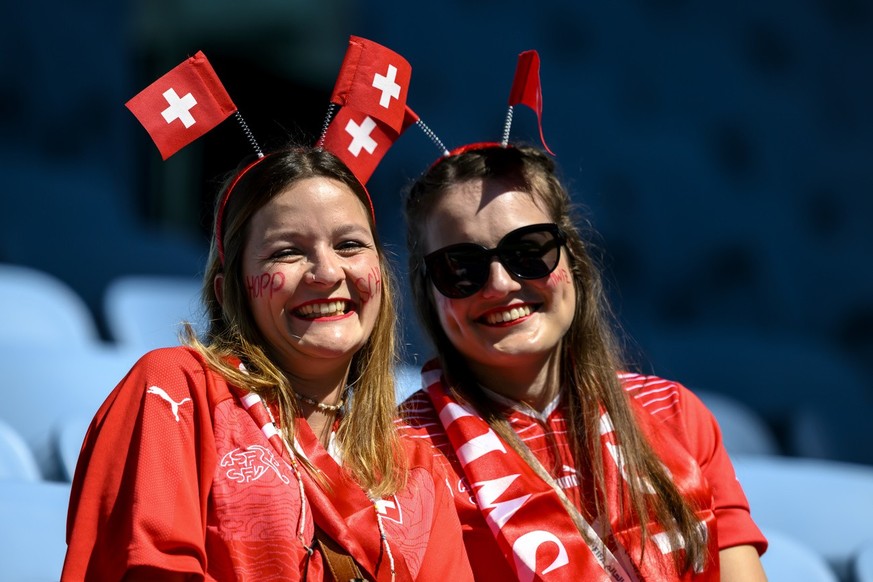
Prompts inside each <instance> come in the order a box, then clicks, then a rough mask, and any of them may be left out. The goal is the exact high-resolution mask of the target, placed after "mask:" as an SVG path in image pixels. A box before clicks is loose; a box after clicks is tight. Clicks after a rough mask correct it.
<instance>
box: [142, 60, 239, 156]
mask: <svg viewBox="0 0 873 582" xmlns="http://www.w3.org/2000/svg"><path fill="white" fill-rule="evenodd" d="M125 106H126V107H127V108H128V109H130V111H131V113H133V114H134V115H135V116H136V118H137V119H138V120H139V122H140V123H141V124H142V126H143V127H145V129H146V131H148V132H149V135H150V136H151V138H152V140H154V142H155V145H157V146H158V150H160V152H161V156H162V157H163V158H164V159H165V160H166V159H167V158H169V157H170V156H172V155H173V154H175V153H176V152H177V151H179V150H180V149H182V148H183V147H185V146H186V145H188V144H189V143H191V142H192V141H194V140H195V139H197V138H198V137H200V136H201V135H203V134H204V133H206V132H207V131H209V130H210V129H212V128H214V127H215V126H216V125H218V124H219V123H221V122H222V121H224V120H225V119H227V118H228V117H229V116H230V115H231V114H232V113H233V112H235V111H236V110H237V107H236V105H234V104H233V101H231V99H230V95H228V94H227V91H225V89H224V86H222V84H221V81H219V80H218V75H216V74H215V71H214V70H213V68H212V65H210V64H209V61H207V60H206V55H204V54H203V53H202V52H200V51H198V52H197V54H196V55H194V56H193V57H191V58H189V59H187V60H185V61H184V62H182V63H181V64H180V65H178V66H176V67H175V68H173V69H172V70H171V71H170V72H169V73H167V74H166V75H164V76H163V77H161V78H160V79H158V80H157V81H155V82H154V83H152V84H151V85H149V86H148V87H146V88H145V89H143V90H142V91H141V92H140V93H139V94H138V95H137V96H136V97H134V98H133V99H131V100H130V101H128V102H127V103H125Z"/></svg>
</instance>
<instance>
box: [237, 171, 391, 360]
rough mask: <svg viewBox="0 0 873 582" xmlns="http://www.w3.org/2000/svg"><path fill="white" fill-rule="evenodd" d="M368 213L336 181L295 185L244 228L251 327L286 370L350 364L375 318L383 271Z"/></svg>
mask: <svg viewBox="0 0 873 582" xmlns="http://www.w3.org/2000/svg"><path fill="white" fill-rule="evenodd" d="M368 216H369V211H368V210H367V208H365V207H364V205H363V203H362V202H361V201H360V200H359V199H358V198H357V197H356V196H355V194H354V193H353V192H352V191H351V190H350V189H349V188H348V187H347V186H345V185H344V184H342V183H341V182H339V181H336V180H332V179H328V178H321V177H315V178H306V179H303V180H299V181H297V182H295V183H294V184H292V185H291V186H290V187H288V188H287V189H286V190H285V191H283V192H282V193H280V194H279V195H278V196H276V197H274V198H273V199H272V200H271V201H270V202H269V203H268V204H267V205H266V206H264V207H263V208H261V209H260V210H258V211H257V212H256V213H255V214H254V216H253V217H252V221H251V224H250V225H249V235H248V239H247V241H246V246H245V250H244V252H243V276H244V282H245V285H246V288H247V292H248V298H249V304H250V305H251V309H252V313H253V315H254V319H255V323H256V324H257V326H258V329H259V330H260V331H261V333H262V334H263V336H264V338H266V340H267V342H269V344H270V346H271V347H272V348H273V350H274V352H275V353H276V354H278V357H279V359H280V361H279V362H278V363H279V365H280V366H281V367H283V368H284V369H285V370H286V371H290V372H292V373H294V372H298V373H299V372H301V371H303V370H305V369H306V368H304V366H307V365H309V364H314V363H315V362H314V361H313V359H323V360H326V359H333V360H335V361H336V362H337V363H338V365H347V364H348V362H349V361H351V358H352V356H353V355H354V354H355V352H357V351H358V350H359V349H360V348H361V347H362V346H363V345H364V343H365V342H366V341H367V339H368V338H369V336H370V333H371V332H372V330H373V326H374V324H375V322H376V318H377V315H378V313H379V304H380V299H381V294H382V272H381V269H380V266H379V256H378V254H377V252H376V244H375V241H374V239H373V233H372V231H371V230H370V223H369V221H368Z"/></svg>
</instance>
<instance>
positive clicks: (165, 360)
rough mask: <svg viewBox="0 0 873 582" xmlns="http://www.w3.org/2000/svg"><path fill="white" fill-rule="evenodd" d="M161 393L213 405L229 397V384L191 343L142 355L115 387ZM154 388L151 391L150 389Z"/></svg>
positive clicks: (136, 391) (124, 390)
mask: <svg viewBox="0 0 873 582" xmlns="http://www.w3.org/2000/svg"><path fill="white" fill-rule="evenodd" d="M143 390H145V391H146V392H148V393H156V394H160V393H161V392H162V391H163V392H164V393H166V394H168V395H170V396H171V397H172V398H174V399H175V400H177V401H178V400H179V399H181V398H182V397H192V398H194V399H195V400H206V401H211V402H212V403H213V404H215V403H216V402H218V401H220V400H223V399H224V398H226V397H228V396H229V395H230V394H229V391H228V387H227V383H226V382H225V381H224V379H223V377H222V376H221V375H220V374H218V373H217V372H216V371H214V370H213V369H212V368H211V367H210V366H209V364H208V363H207V362H206V359H205V358H204V357H203V355H202V354H200V353H199V352H198V351H197V350H195V349H193V348H191V347H188V346H173V347H165V348H157V349H154V350H151V351H148V352H146V353H145V354H143V355H142V356H141V357H140V358H139V360H137V361H136V363H135V364H134V365H133V367H132V368H131V369H130V371H129V372H128V373H127V375H126V376H125V377H124V378H123V379H122V380H121V381H120V382H119V384H118V386H117V387H116V389H115V392H116V394H117V395H120V394H121V393H126V392H134V393H139V392H141V391H143ZM149 391H151V392H149Z"/></svg>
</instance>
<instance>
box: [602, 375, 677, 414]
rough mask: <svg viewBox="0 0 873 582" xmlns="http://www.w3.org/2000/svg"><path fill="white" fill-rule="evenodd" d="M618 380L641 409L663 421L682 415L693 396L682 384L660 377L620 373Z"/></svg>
mask: <svg viewBox="0 0 873 582" xmlns="http://www.w3.org/2000/svg"><path fill="white" fill-rule="evenodd" d="M618 379H619V381H620V382H621V386H622V388H624V391H625V392H626V393H627V395H628V396H629V397H630V399H631V401H632V402H633V403H634V404H635V405H636V406H637V407H638V408H639V409H641V410H642V411H644V412H646V413H647V415H648V416H651V417H653V418H655V419H657V420H661V421H666V420H669V419H671V418H674V417H677V416H679V415H681V414H682V413H683V411H684V410H685V408H686V407H687V403H688V400H689V395H690V394H691V391H690V390H688V388H686V387H685V386H684V385H682V384H681V383H679V382H676V381H675V380H667V379H665V378H661V377H660V376H653V375H645V374H638V373H633V372H619V373H618Z"/></svg>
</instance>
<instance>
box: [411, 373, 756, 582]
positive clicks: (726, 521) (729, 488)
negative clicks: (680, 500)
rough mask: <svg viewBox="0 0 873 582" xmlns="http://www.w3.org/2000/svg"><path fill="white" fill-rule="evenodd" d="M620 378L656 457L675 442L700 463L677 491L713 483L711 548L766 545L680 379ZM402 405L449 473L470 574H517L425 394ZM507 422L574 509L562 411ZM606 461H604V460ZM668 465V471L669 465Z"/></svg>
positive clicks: (519, 415)
mask: <svg viewBox="0 0 873 582" xmlns="http://www.w3.org/2000/svg"><path fill="white" fill-rule="evenodd" d="M425 378H427V376H425ZM622 381H623V383H624V386H625V388H626V389H627V390H628V392H629V393H630V394H631V395H632V396H634V402H636V403H638V404H639V405H640V406H639V407H638V408H637V412H638V416H639V418H640V420H641V422H642V426H643V427H644V430H645V432H646V433H647V435H649V436H650V438H651V439H652V440H653V444H654V446H655V448H656V450H657V451H658V452H659V454H661V455H663V454H664V450H665V449H670V450H672V449H674V448H675V447H678V448H679V449H680V450H679V451H678V452H677V451H673V452H671V454H670V456H671V457H672V458H676V456H677V455H678V456H679V457H678V458H682V454H681V451H682V450H685V451H687V453H690V455H688V456H686V457H685V459H686V461H685V463H686V464H687V465H689V466H690V467H699V473H697V474H698V477H697V479H698V484H697V485H694V483H693V480H694V479H693V476H694V474H695V473H696V471H691V472H687V475H688V476H689V477H691V478H692V481H691V482H685V483H684V484H683V485H682V486H683V488H684V489H683V490H686V493H687V492H688V491H687V489H688V488H696V489H697V490H698V494H704V493H705V492H706V491H707V488H706V487H705V486H704V482H700V475H701V474H702V477H703V478H704V479H705V484H712V486H711V487H709V489H708V490H709V491H710V492H711V496H712V503H711V509H712V511H713V512H714V516H715V521H716V523H715V524H714V526H712V527H711V529H710V532H709V533H710V535H711V537H712V538H713V542H715V543H717V544H718V545H717V548H718V549H724V548H727V547H731V546H735V545H742V544H752V545H755V546H756V547H757V549H758V551H759V552H763V551H764V549H765V548H766V540H765V539H764V537H763V536H762V534H761V532H760V530H759V529H758V528H757V526H755V524H754V522H752V520H751V517H750V515H749V508H748V502H747V501H746V498H745V495H744V494H743V492H742V489H741V488H740V487H739V485H738V483H737V481H736V478H735V475H734V472H733V468H732V466H731V464H730V460H729V459H728V458H727V454H726V453H725V452H724V448H723V446H722V445H721V438H720V434H719V433H718V428H717V425H716V424H715V421H714V420H713V419H712V415H711V414H710V413H709V412H708V410H706V409H705V407H703V405H702V404H700V402H699V400H697V399H696V398H695V397H694V396H693V395H692V394H690V392H688V391H687V390H686V389H685V388H684V387H682V386H681V385H679V384H676V383H672V382H668V381H665V380H661V379H660V378H654V377H643V376H636V375H624V376H622ZM403 411H404V417H403V418H404V421H403V422H402V425H403V427H404V431H405V432H406V434H407V435H409V436H410V437H414V438H419V439H421V440H424V441H426V442H429V443H430V444H431V445H432V446H433V447H434V454H435V455H436V456H437V457H438V458H439V459H440V460H441V461H442V462H443V463H444V464H445V465H446V467H447V470H448V471H449V472H450V474H451V475H453V476H452V485H453V491H454V495H455V506H456V509H457V510H458V513H459V516H460V519H461V524H462V527H463V528H464V538H465V542H466V545H467V550H468V554H469V556H470V561H471V564H472V565H473V571H474V572H475V573H476V579H477V580H485V581H490V580H494V581H496V580H506V579H514V578H515V577H516V574H515V572H514V570H513V567H512V562H513V561H514V558H513V557H512V556H511V555H510V556H507V555H506V554H504V553H503V552H502V551H501V548H500V545H499V544H498V542H497V541H496V540H495V538H494V535H493V533H492V530H491V529H490V528H489V526H488V524H487V522H486V520H485V519H484V518H483V512H481V511H480V510H479V508H478V507H477V505H476V501H475V494H474V489H475V488H471V486H470V483H469V480H468V478H467V475H465V471H464V469H463V468H462V466H461V464H460V462H459V460H458V458H457V455H456V454H455V452H454V450H453V448H452V444H451V442H450V438H449V435H447V433H446V431H445V429H444V428H443V425H442V423H441V422H440V420H439V417H438V415H437V413H436V410H435V408H434V405H433V403H432V401H431V398H429V397H428V395H427V393H425V392H424V391H419V392H417V393H416V394H414V395H413V396H412V397H411V398H410V399H409V400H407V401H406V403H404V406H403ZM510 423H511V424H512V426H513V428H514V429H515V431H516V432H517V433H518V434H519V436H520V437H521V438H522V440H523V441H524V442H525V443H526V444H527V446H528V447H529V448H530V449H531V451H532V452H533V453H534V454H535V455H536V456H537V457H538V458H539V460H540V462H541V463H542V464H543V466H545V467H548V468H552V473H553V475H555V476H556V478H557V480H558V482H559V483H560V484H561V486H562V488H563V490H564V492H565V493H566V494H567V495H568V497H569V498H570V499H571V500H572V501H573V502H574V503H575V504H576V505H577V507H580V508H581V507H582V506H583V503H584V501H585V500H583V499H581V493H580V491H581V488H580V486H579V485H580V484H579V481H578V476H577V474H576V470H575V468H574V466H575V463H574V460H573V457H572V455H571V453H570V448H569V443H568V441H567V436H566V430H567V428H566V423H565V411H564V409H563V408H562V407H561V406H556V407H555V409H554V410H551V411H547V414H545V418H544V419H537V418H534V417H533V416H531V415H528V414H526V413H524V412H522V411H520V410H516V411H513V412H512V413H511V416H510ZM695 461H696V462H695ZM606 466H607V467H609V466H610V463H607V465H606ZM669 466H670V467H671V470H673V465H669ZM582 477H583V478H584V476H582ZM701 486H702V487H703V488H702V489H700V487H701ZM509 497H511V496H510V495H508V494H507V495H506V496H505V498H509ZM503 499H504V498H501V500H503ZM588 509H589V510H590V509H591V508H590V507H589V508H588ZM542 519H543V520H547V521H551V519H552V518H550V517H545V516H544V517H543V518H542ZM610 521H611V523H612V526H613V531H614V532H621V528H622V527H625V526H626V525H627V524H625V525H624V526H623V525H621V524H620V523H618V521H617V520H616V517H615V516H612V518H611V520H610ZM619 521H620V520H619ZM711 525H712V524H711ZM634 533H635V532H633V531H630V530H628V534H625V537H623V538H621V539H622V540H623V544H624V545H628V543H629V542H628V539H627V536H628V535H630V536H631V537H633V534H634ZM659 555H660V556H662V554H661V553H660V552H657V553H652V555H651V556H649V557H650V558H652V557H657V556H659ZM661 562H662V563H661V564H657V563H650V564H647V565H645V567H644V568H643V570H644V571H643V573H644V575H645V574H646V571H647V569H648V571H649V573H651V572H652V571H657V570H658V569H660V567H662V566H663V567H670V566H671V564H672V559H670V560H664V559H662V560H661ZM713 566H714V571H713V569H708V571H707V572H706V574H705V575H704V576H701V577H697V578H693V579H695V580H704V579H706V576H709V577H712V576H714V575H716V574H717V565H713ZM714 572H715V573H714ZM595 579H596V578H595ZM647 579H648V578H647ZM656 579H658V578H657V576H656ZM671 579H672V578H671Z"/></svg>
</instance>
